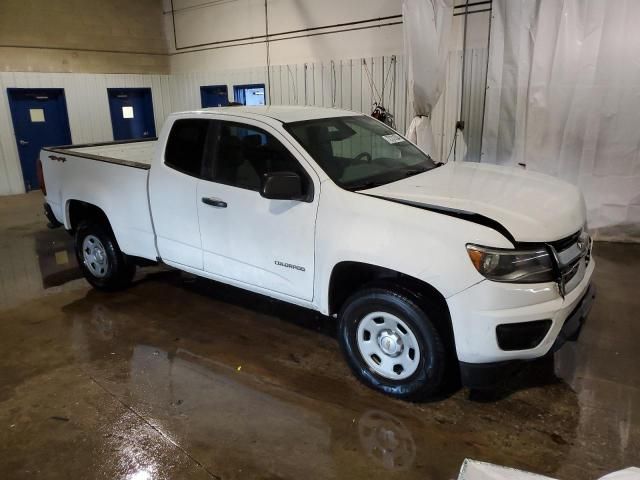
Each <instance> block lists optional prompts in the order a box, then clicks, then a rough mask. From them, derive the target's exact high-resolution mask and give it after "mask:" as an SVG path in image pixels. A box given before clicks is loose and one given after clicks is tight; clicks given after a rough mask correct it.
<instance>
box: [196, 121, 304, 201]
mask: <svg viewBox="0 0 640 480" xmlns="http://www.w3.org/2000/svg"><path fill="white" fill-rule="evenodd" d="M275 172H294V173H297V174H298V175H300V177H301V179H302V188H303V194H305V195H306V194H307V193H308V192H309V189H310V184H311V181H310V179H309V177H308V176H307V174H306V172H305V171H304V169H303V168H302V166H301V165H300V164H299V163H298V161H297V160H296V159H295V157H294V156H293V155H292V154H291V152H289V150H287V148H286V147H285V146H284V145H283V144H282V143H281V142H280V141H278V140H277V139H276V138H275V137H274V136H273V135H271V134H270V133H268V132H266V131H264V130H262V129H260V128H257V127H253V126H251V125H244V124H240V123H233V122H220V129H219V133H218V142H217V150H216V156H215V161H214V163H213V168H212V171H211V172H208V173H206V174H205V175H206V176H207V177H208V178H209V179H210V180H212V181H214V182H218V183H224V184H226V185H231V186H235V187H239V188H245V189H248V190H256V191H257V190H259V189H260V186H261V183H262V178H263V176H264V175H265V174H267V173H275Z"/></svg>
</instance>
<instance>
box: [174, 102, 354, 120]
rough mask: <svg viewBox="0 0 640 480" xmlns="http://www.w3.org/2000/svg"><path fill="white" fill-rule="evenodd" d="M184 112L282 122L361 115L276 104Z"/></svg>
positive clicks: (335, 109) (331, 109) (328, 109)
mask: <svg viewBox="0 0 640 480" xmlns="http://www.w3.org/2000/svg"><path fill="white" fill-rule="evenodd" d="M185 113H201V114H207V113H217V114H220V113H223V114H228V115H235V116H240V117H247V118H257V117H269V118H273V119H274V120H278V121H280V122H282V123H290V122H299V121H304V120H314V119H317V118H331V117H352V116H354V115H362V113H359V112H351V111H349V110H340V109H337V108H325V107H312V106H301V105H278V106H271V105H270V106H261V107H241V106H233V107H214V108H202V109H200V110H192V111H189V112H180V114H185Z"/></svg>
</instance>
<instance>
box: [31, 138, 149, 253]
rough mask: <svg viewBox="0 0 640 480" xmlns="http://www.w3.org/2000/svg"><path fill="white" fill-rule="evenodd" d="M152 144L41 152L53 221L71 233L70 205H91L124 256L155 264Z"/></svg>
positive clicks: (145, 141) (45, 150) (105, 144)
mask: <svg viewBox="0 0 640 480" xmlns="http://www.w3.org/2000/svg"><path fill="white" fill-rule="evenodd" d="M156 144H157V140H156V139H149V140H146V139H145V140H140V141H138V140H134V141H128V142H109V143H98V144H87V145H67V146H62V147H46V148H43V149H42V152H41V153H40V161H41V163H42V170H43V174H44V179H45V183H46V190H47V194H46V201H47V203H48V204H49V206H50V207H51V209H52V211H53V214H54V216H55V217H56V219H57V220H58V221H59V222H61V223H62V224H64V225H65V227H66V228H71V227H72V223H73V219H71V218H70V210H71V209H70V205H71V204H72V202H76V201H80V202H84V203H88V204H90V205H94V206H95V207H98V208H99V209H100V210H102V211H103V212H104V214H105V215H106V217H107V218H108V219H109V221H110V224H111V228H112V229H113V231H114V233H116V238H118V243H119V246H120V249H121V250H122V251H123V252H124V253H127V254H129V255H135V256H139V257H144V258H150V259H155V258H156V256H157V251H156V248H155V240H154V238H155V237H154V232H153V225H152V223H151V212H150V209H149V198H148V191H147V177H148V174H149V168H150V167H151V160H152V158H153V154H154V151H155V146H156Z"/></svg>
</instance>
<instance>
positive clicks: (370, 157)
mask: <svg viewBox="0 0 640 480" xmlns="http://www.w3.org/2000/svg"><path fill="white" fill-rule="evenodd" d="M284 127H285V128H286V129H287V131H288V132H289V133H290V134H291V135H293V137H294V138H295V139H296V140H297V141H298V142H299V143H300V144H301V145H302V146H303V147H304V148H305V150H307V152H308V153H309V155H311V156H312V157H313V159H314V160H315V161H316V162H317V163H318V165H320V167H321V168H322V169H323V170H324V171H325V172H326V173H327V175H329V177H331V179H332V180H333V181H334V182H336V183H337V184H338V185H339V186H341V187H343V188H346V189H348V190H362V189H365V188H373V187H377V186H379V185H384V184H385V183H391V182H395V181H397V180H400V179H402V178H407V177H409V176H411V175H416V174H418V173H422V172H426V171H427V170H431V169H432V168H435V167H437V166H438V164H436V163H435V162H434V161H433V160H432V159H431V157H429V156H428V155H426V154H425V153H423V152H422V151H421V150H419V149H418V148H417V147H416V146H415V145H413V144H412V143H410V142H408V141H407V140H405V139H404V138H403V137H401V136H400V135H398V134H397V133H396V132H395V131H394V130H392V129H391V128H389V127H387V126H386V125H384V124H383V123H381V122H378V121H377V120H374V119H373V118H371V117H367V116H364V115H358V116H354V117H334V118H323V119H319V120H307V121H303V122H295V123H289V124H286V125H285V126H284Z"/></svg>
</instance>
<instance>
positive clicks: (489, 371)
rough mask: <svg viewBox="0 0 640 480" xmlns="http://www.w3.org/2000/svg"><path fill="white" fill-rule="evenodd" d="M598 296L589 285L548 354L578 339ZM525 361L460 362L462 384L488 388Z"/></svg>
mask: <svg viewBox="0 0 640 480" xmlns="http://www.w3.org/2000/svg"><path fill="white" fill-rule="evenodd" d="M595 296H596V293H595V287H594V286H593V285H591V284H590V285H589V287H588V288H587V291H586V293H585V294H584V295H583V296H582V298H581V299H580V301H579V302H578V304H577V305H576V307H575V308H574V309H573V312H571V314H570V315H569V316H568V317H567V318H566V319H565V321H564V323H563V325H562V328H561V329H560V332H559V333H558V336H557V337H556V340H555V342H554V343H553V345H552V347H551V349H550V350H549V351H548V352H547V355H552V354H553V353H554V352H556V351H558V350H559V349H560V348H561V347H562V346H563V345H564V344H565V343H566V342H568V341H576V340H577V339H578V336H579V335H580V331H581V330H582V325H583V324H584V322H585V320H586V318H587V316H588V315H589V312H590V311H591V306H592V304H593V300H594V298H595ZM523 363H524V360H508V361H504V362H491V363H467V362H460V378H461V382H462V385H464V386H465V387H468V388H486V387H492V386H495V385H496V384H498V383H499V382H500V381H501V380H502V379H504V378H505V377H507V376H509V375H511V374H513V373H514V372H515V371H517V370H518V369H519V368H520V367H521V366H522V365H523Z"/></svg>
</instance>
